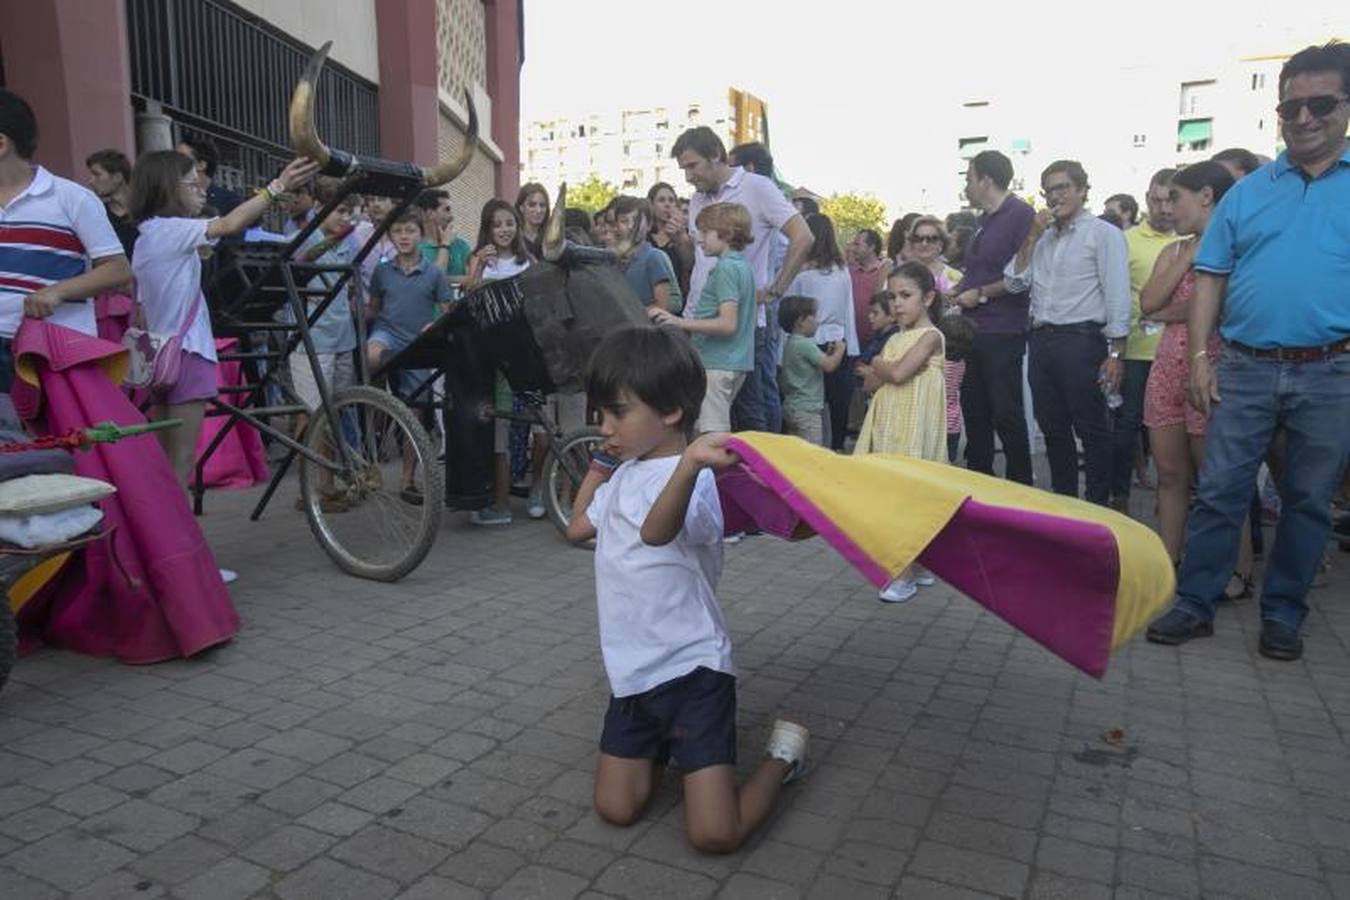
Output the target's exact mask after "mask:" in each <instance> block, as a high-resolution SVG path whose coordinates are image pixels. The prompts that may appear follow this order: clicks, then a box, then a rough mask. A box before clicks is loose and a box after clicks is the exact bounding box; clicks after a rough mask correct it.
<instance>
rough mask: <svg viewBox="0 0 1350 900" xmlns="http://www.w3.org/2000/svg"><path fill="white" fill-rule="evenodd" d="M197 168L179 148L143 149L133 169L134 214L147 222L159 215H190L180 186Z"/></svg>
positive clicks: (132, 206) (139, 219)
mask: <svg viewBox="0 0 1350 900" xmlns="http://www.w3.org/2000/svg"><path fill="white" fill-rule="evenodd" d="M195 172H196V168H195V167H194V166H193V164H192V160H191V159H189V158H188V157H186V156H184V155H183V154H181V153H179V152H178V151H177V150H152V151H150V152H149V153H142V154H141V158H140V159H138V160H136V167H135V168H134V169H132V170H131V201H130V204H129V205H130V207H131V209H130V212H131V218H132V219H134V220H135V221H137V222H144V221H146V220H147V219H153V218H155V217H156V216H167V217H177V216H186V215H189V211H188V209H187V207H186V206H185V205H184V203H183V201H182V199H181V194H180V192H179V189H178V186H179V184H180V182H182V180H183V176H185V175H190V174H193V173H195Z"/></svg>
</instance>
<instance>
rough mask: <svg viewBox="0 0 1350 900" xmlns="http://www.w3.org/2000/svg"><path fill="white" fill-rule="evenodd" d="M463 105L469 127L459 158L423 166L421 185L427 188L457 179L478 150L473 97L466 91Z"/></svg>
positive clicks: (476, 121) (476, 113)
mask: <svg viewBox="0 0 1350 900" xmlns="http://www.w3.org/2000/svg"><path fill="white" fill-rule="evenodd" d="M464 105H465V106H466V107H467V108H468V110H469V127H468V129H467V130H466V131H465V132H464V146H463V148H461V149H460V151H459V156H456V157H455V158H454V159H446V160H442V161H441V162H439V163H437V164H436V165H434V166H431V167H430V168H428V167H425V166H424V167H423V168H422V183H423V184H425V185H426V186H427V187H429V188H431V187H436V186H437V185H440V184H446V183H447V182H451V181H454V180H455V179H456V178H458V177H459V174H460V173H461V172H463V171H464V170H465V169H467V168H468V167H469V163H470V162H472V161H473V154H474V152H475V151H477V150H478V110H476V109H474V106H473V97H472V96H470V94H469V92H468V90H467V89H466V90H465V91H464Z"/></svg>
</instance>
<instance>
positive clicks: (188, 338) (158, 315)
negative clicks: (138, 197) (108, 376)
mask: <svg viewBox="0 0 1350 900" xmlns="http://www.w3.org/2000/svg"><path fill="white" fill-rule="evenodd" d="M210 224H211V220H210V219H186V218H173V217H157V218H153V219H147V220H146V221H144V222H142V223H141V236H140V237H139V238H137V239H136V255H135V257H134V258H133V259H132V260H131V272H132V274H133V275H135V276H136V299H137V300H138V301H139V302H140V304H141V309H142V310H143V311H144V313H145V327H146V330H147V331H155V332H161V333H164V334H177V332H178V329H180V328H182V327H183V320H184V319H185V318H187V314H188V310H189V309H191V307H192V301H193V298H195V297H198V296H199V295H200V294H201V292H202V258H201V256H200V255H199V254H198V253H197V251H198V250H199V249H200V248H202V247H210V246H214V245H215V243H216V240H215V238H211V237H207V235H206V226H208V225H210ZM183 349H184V350H188V351H191V352H192V353H196V354H197V355H198V356H201V357H203V358H205V359H209V360H210V361H211V362H215V361H216V341H215V338H214V337H213V336H212V334H211V313H210V311H209V310H208V309H207V308H206V299H205V298H204V297H203V298H202V299H201V300H200V302H198V304H197V315H196V317H194V318H193V320H192V324H191V325H189V326H188V328H187V332H186V333H184V335H183Z"/></svg>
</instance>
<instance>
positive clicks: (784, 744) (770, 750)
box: [764, 719, 811, 784]
mask: <svg viewBox="0 0 1350 900" xmlns="http://www.w3.org/2000/svg"><path fill="white" fill-rule="evenodd" d="M810 736H811V732H809V731H807V730H806V729H805V728H803V727H802V726H800V725H798V724H796V723H795V722H788V721H786V720H784V719H779V720H777V721H776V722H774V723H773V731H772V732H770V734H769V741H768V743H767V744H765V745H764V755H765V756H767V757H769V758H770V759H777V760H781V761H783V762H785V763H787V764H788V771H787V774H786V775H784V776H783V784H787V783H788V782H790V781H796V780H797V779H798V778H801V777H802V776H803V775H805V774H806V770H807V767H808V763H807V761H806V741H807V739H808V738H809V737H810Z"/></svg>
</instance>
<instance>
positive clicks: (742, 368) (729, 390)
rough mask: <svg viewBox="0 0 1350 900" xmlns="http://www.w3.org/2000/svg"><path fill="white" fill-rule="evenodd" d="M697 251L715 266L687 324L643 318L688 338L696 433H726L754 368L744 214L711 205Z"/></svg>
mask: <svg viewBox="0 0 1350 900" xmlns="http://www.w3.org/2000/svg"><path fill="white" fill-rule="evenodd" d="M694 225H695V226H696V227H697V228H698V240H699V245H700V246H701V247H702V248H703V252H704V253H706V254H708V255H709V256H715V257H717V265H715V266H714V267H713V270H712V271H711V272H709V273H708V280H707V282H706V283H705V284H704V286H703V292H702V293H701V294H700V295H699V298H698V306H697V307H696V309H695V311H694V317H693V318H691V319H686V318H682V317H680V316H675V315H672V314H671V313H669V312H667V311H666V310H663V309H658V308H657V307H655V306H652V307H648V309H647V313H648V315H650V316H651V319H652V321H653V322H655V323H657V324H658V325H672V326H674V327H676V328H681V329H683V330H685V331H687V332H689V333H690V334H691V335H692V336H693V343H694V348H695V349H696V350H697V351H698V355H699V358H700V359H701V360H702V361H703V369H704V372H705V374H706V375H707V379H708V388H707V392H706V393H705V394H704V396H703V406H702V407H701V408H700V410H699V416H698V426H697V431H698V432H699V433H700V434H702V433H706V432H709V431H730V430H731V403H732V401H733V400H735V399H736V392H737V391H739V390H740V389H741V385H742V384H744V383H745V378H746V376H747V375H748V374H749V373H750V372H751V371H752V370H753V369H754V367H755V276H754V273H753V272H751V271H750V266H749V264H748V263H747V262H746V261H745V256H744V255H742V253H741V251H742V250H743V249H745V247H746V245H747V244H749V243H750V213H749V211H748V210H747V209H746V208H745V207H744V206H742V205H741V204H739V203H713V204H711V205H710V206H707V207H705V208H704V209H703V211H702V212H700V213H699V214H698V219H697V220H696V221H695V222H694Z"/></svg>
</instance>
